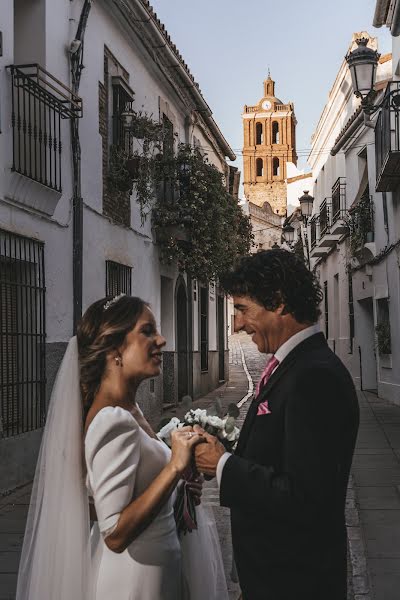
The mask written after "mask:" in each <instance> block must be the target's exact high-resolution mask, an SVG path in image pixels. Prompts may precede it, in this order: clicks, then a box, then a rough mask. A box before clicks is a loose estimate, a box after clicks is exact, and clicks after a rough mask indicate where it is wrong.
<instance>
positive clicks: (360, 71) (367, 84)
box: [346, 38, 380, 109]
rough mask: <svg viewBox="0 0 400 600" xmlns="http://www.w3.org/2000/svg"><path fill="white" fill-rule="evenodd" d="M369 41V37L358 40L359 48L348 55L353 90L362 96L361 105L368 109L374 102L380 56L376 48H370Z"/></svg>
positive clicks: (358, 96)
mask: <svg viewBox="0 0 400 600" xmlns="http://www.w3.org/2000/svg"><path fill="white" fill-rule="evenodd" d="M368 41H369V40H368V38H360V39H358V40H356V43H357V48H355V49H354V50H353V51H352V52H348V53H347V55H346V61H347V64H348V65H349V69H350V74H351V81H352V84H353V91H354V94H355V95H356V96H357V98H361V105H362V106H363V108H364V109H365V108H367V109H368V107H369V106H372V105H373V103H374V99H375V96H376V92H375V90H374V85H375V78H376V68H377V65H378V61H379V57H380V54H378V52H377V51H376V50H372V48H368V46H367V44H368Z"/></svg>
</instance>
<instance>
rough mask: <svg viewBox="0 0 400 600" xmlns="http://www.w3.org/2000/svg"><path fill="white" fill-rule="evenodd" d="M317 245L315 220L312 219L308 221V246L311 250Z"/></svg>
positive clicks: (314, 218)
mask: <svg viewBox="0 0 400 600" xmlns="http://www.w3.org/2000/svg"><path fill="white" fill-rule="evenodd" d="M316 245H317V219H316V217H312V218H311V219H310V246H311V250H312V249H313V248H315V246H316Z"/></svg>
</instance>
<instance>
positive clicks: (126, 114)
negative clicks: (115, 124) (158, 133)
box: [120, 105, 136, 129]
mask: <svg viewBox="0 0 400 600" xmlns="http://www.w3.org/2000/svg"><path fill="white" fill-rule="evenodd" d="M135 117H136V113H135V111H134V110H133V109H132V107H131V106H129V105H128V106H126V107H125V110H124V111H123V112H122V113H121V114H120V118H121V121H122V124H123V127H124V128H125V129H130V128H131V127H132V123H133V121H134V118H135Z"/></svg>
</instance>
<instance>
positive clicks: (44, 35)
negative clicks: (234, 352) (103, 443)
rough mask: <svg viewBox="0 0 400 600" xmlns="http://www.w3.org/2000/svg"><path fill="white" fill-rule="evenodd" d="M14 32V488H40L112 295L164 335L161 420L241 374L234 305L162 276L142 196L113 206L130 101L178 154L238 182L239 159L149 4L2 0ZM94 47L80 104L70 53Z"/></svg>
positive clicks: (152, 395) (3, 403)
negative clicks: (233, 168) (52, 402)
mask: <svg viewBox="0 0 400 600" xmlns="http://www.w3.org/2000/svg"><path fill="white" fill-rule="evenodd" d="M1 20H2V26H1V29H2V41H3V44H2V46H3V53H2V56H0V124H1V126H0V156H1V170H0V294H1V296H0V297H1V329H0V339H1V354H2V364H1V381H0V388H1V398H0V408H1V434H0V438H1V439H0V459H1V460H0V464H1V467H0V482H1V483H0V491H3V490H5V489H11V488H13V487H15V486H17V485H20V484H22V483H25V482H26V481H29V479H30V478H31V477H32V473H33V468H34V464H35V460H36V453H37V449H38V446H39V443H40V438H41V432H42V426H43V423H44V418H45V414H46V408H47V403H48V399H49V391H50V390H51V386H52V383H53V381H54V376H55V373H56V371H57V368H58V366H59V363H60V361H61V358H62V356H63V353H64V350H65V347H66V343H67V341H68V339H69V338H70V337H71V336H72V335H73V332H74V319H75V322H76V319H77V317H78V316H79V314H80V311H81V310H82V311H84V310H85V309H86V308H87V307H88V306H89V305H90V304H91V303H92V302H93V301H94V300H96V299H98V298H101V297H104V296H105V295H106V293H107V294H110V295H115V294H117V293H121V292H124V293H128V294H131V295H136V296H140V297H142V298H144V299H145V300H146V301H149V302H150V303H151V305H152V308H153V311H154V313H155V316H156V319H157V322H158V323H159V325H160V327H161V332H162V334H163V335H164V336H165V337H166V338H167V347H166V352H165V355H164V371H163V376H161V377H159V378H157V379H156V380H150V381H148V382H146V383H144V384H143V386H142V387H141V388H140V394H139V402H140V403H141V406H142V407H143V409H144V411H145V413H146V415H147V416H148V418H150V419H151V420H152V421H153V422H154V423H156V422H157V421H158V419H159V417H160V415H161V413H162V410H163V407H165V406H168V405H175V404H176V403H177V402H178V401H179V400H180V399H181V398H182V396H183V395H185V394H190V395H192V396H194V397H197V396H200V395H203V394H205V393H207V392H208V391H209V390H211V389H213V388H215V387H216V386H217V385H218V384H219V382H220V381H222V380H224V379H226V378H227V377H228V359H227V327H226V325H227V314H226V310H227V309H226V301H225V299H224V296H223V295H222V294H221V293H220V292H219V290H218V288H217V287H216V285H215V284H213V283H212V282H211V283H209V284H204V283H201V282H198V281H196V280H191V279H189V278H188V277H187V276H186V275H185V274H180V273H179V272H178V270H177V268H176V267H174V266H170V267H168V266H163V265H162V264H161V263H160V261H159V250H158V247H157V244H156V241H155V239H154V235H153V232H152V229H151V219H150V218H148V219H147V220H146V221H145V223H144V224H142V222H141V218H140V211H139V206H138V204H137V202H136V201H135V196H134V193H133V194H132V195H131V196H130V195H129V193H128V194H126V193H125V194H116V195H113V194H112V193H111V192H110V190H109V188H108V186H107V176H108V172H107V169H108V160H109V149H110V146H111V144H112V143H113V142H114V135H115V123H116V120H117V119H118V117H119V114H118V112H117V107H118V98H123V99H124V101H125V102H126V101H129V102H130V103H131V106H132V107H133V109H134V110H135V111H144V112H146V113H147V114H149V115H152V118H153V119H154V120H156V121H159V122H162V123H165V124H167V125H168V127H170V128H171V131H172V132H173V140H174V141H173V144H174V147H175V148H176V147H177V145H178V143H180V142H183V143H187V144H191V145H197V146H200V147H201V148H202V149H203V151H204V152H205V153H206V154H207V156H208V159H209V161H210V162H211V163H212V164H214V165H215V166H216V167H217V168H218V169H219V170H220V171H221V172H222V173H224V175H225V176H226V179H227V180H228V179H229V168H228V165H227V162H226V158H229V159H231V160H234V159H235V155H234V153H233V151H232V150H231V148H230V147H229V145H228V143H227V142H226V140H225V138H224V137H223V135H222V134H221V132H220V130H219V128H218V126H217V124H216V123H215V121H214V120H213V117H212V113H211V110H210V109H209V107H208V105H207V104H206V101H205V100H204V98H203V96H202V94H201V92H200V89H199V86H198V84H197V83H196V82H195V81H194V79H193V77H192V75H191V74H190V71H189V69H188V67H187V65H186V63H185V62H184V60H183V58H182V57H181V55H180V54H179V52H178V50H177V48H176V47H175V45H174V44H173V42H172V41H171V39H170V37H169V35H168V33H167V31H166V30H165V27H164V26H163V25H162V24H161V23H160V22H159V20H158V19H157V17H156V15H155V14H154V12H153V10H152V8H151V6H150V4H149V3H148V2H147V0H115V1H113V2H106V1H103V0H98V1H97V2H94V3H92V2H84V0H73V1H72V2H71V1H70V0H51V1H50V0H37V1H35V2H34V3H26V2H25V1H24V0H5V2H4V3H3V5H2V11H1ZM82 31H84V37H83V36H81V38H82V39H80V34H81V33H82ZM37 32H41V34H40V35H37ZM82 44H84V46H83V47H84V51H83V65H84V67H85V68H84V70H82V72H81V81H80V87H79V94H75V95H74V94H73V92H72V88H73V84H74V82H73V81H71V57H73V56H74V53H75V52H80V51H81V49H82ZM36 64H38V65H40V67H38V66H36ZM32 65H33V66H32ZM73 123H75V124H76V123H78V127H79V138H80V149H81V153H80V182H79V181H77V179H79V178H78V177H77V171H76V169H75V170H74V168H73V166H74V164H75V165H76V164H77V161H78V164H79V152H77V151H76V148H75V153H73V151H72V149H71V139H72V135H73V134H72V131H73V129H74V126H73V125H72V126H71V124H73ZM74 139H75V138H74ZM74 160H75V163H74ZM77 192H78V193H77ZM80 269H81V270H80Z"/></svg>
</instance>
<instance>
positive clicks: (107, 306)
mask: <svg viewBox="0 0 400 600" xmlns="http://www.w3.org/2000/svg"><path fill="white" fill-rule="evenodd" d="M124 296H126V294H119V295H118V296H114V298H111V300H108V302H106V303H105V305H104V306H103V310H108V309H109V308H110V306H113V305H114V304H116V303H117V302H118V300H120V299H121V298H123V297H124Z"/></svg>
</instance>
